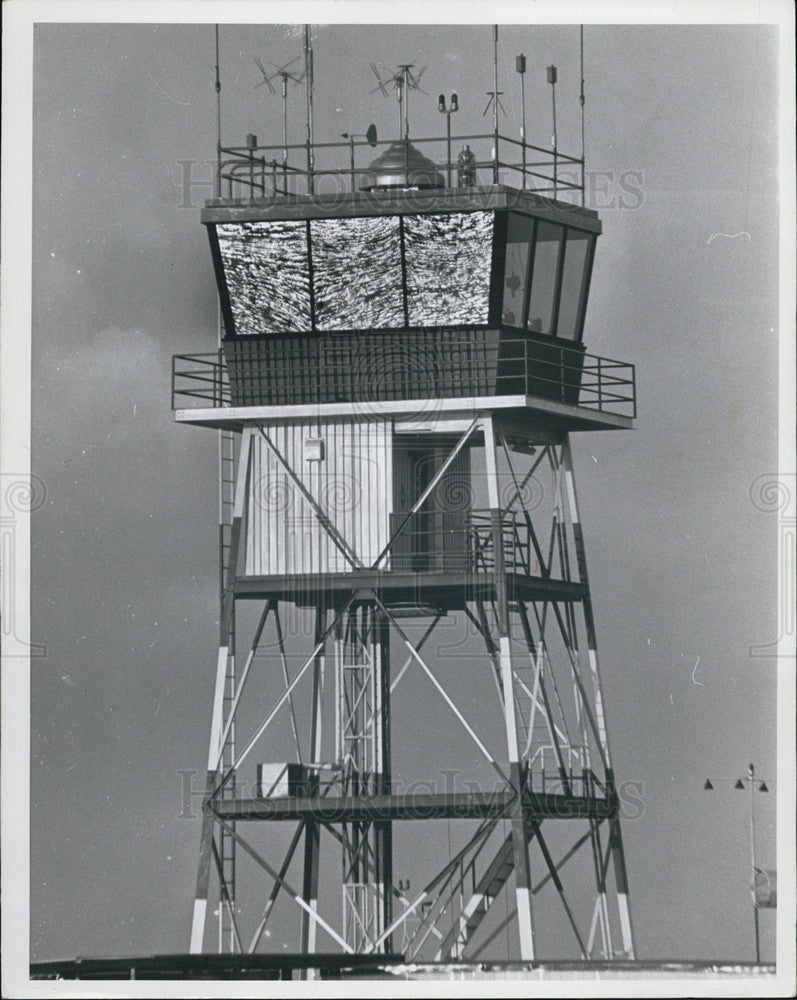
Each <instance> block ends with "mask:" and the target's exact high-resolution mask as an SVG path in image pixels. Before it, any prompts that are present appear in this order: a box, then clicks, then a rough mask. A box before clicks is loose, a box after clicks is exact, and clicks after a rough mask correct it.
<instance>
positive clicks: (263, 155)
mask: <svg viewBox="0 0 797 1000" xmlns="http://www.w3.org/2000/svg"><path fill="white" fill-rule="evenodd" d="M395 141H402V140H393V139H390V140H380V141H378V142H374V143H369V142H367V141H363V140H360V141H355V140H352V139H350V138H349V139H347V140H346V141H344V142H315V143H313V147H312V153H313V155H312V164H313V165H312V167H308V166H306V165H298V163H291V162H290V156H291V154H294V155H295V157H296V159H297V161H298V160H299V159H300V158H301V159H303V160H304V161H305V163H306V161H307V151H308V150H307V143H306V142H303V143H294V144H289V145H288V146H287V147H286V146H283V145H282V144H280V145H262V146H258V145H255V146H221V147H220V148H219V157H218V162H217V165H216V170H217V178H218V191H219V196H220V197H221V198H222V199H223V200H234V199H240V198H244V199H246V198H248V199H250V200H251V199H257V198H269V197H275V196H277V195H285V196H291V195H302V194H307V193H309V192H310V191H314V192H315V193H317V194H321V195H323V194H324V193H327V194H331V193H336V194H340V193H342V192H343V191H344V190H349V191H355V190H357V189H358V188H359V182H360V181H361V179H362V178H363V177H364V176H365V175H367V174H369V173H371V170H370V167H369V165H368V163H370V161H371V160H373V158H374V154H373V149H374V148H378V147H380V146H382V147H387V146H390V145H392V144H393V143H394V142H395ZM410 142H411V144H412V145H413V146H415V147H416V148H419V149H421V148H422V147H431V150H430V151H429V152H430V154H431V155H430V159H431V160H432V161H433V163H434V166H435V168H436V169H437V170H438V171H439V172H440V173H441V174H442V175H443V177H444V178H445V177H450V176H454V177H456V175H457V163H458V160H457V158H454V156H452V155H451V154H450V153H449V149H450V146H451V144H454V143H465V144H467V145H470V143H476V144H481V149H479V148H477V149H474V150H473V151H472V152H473V154H474V157H475V161H474V162H473V164H472V167H473V169H474V170H476V171H482V174H483V176H482V177H481V178H478V177H477V180H476V184H474V185H465V184H463V185H461V186H476V185H478V184H479V183H482V184H491V183H495V182H496V181H495V178H499V182H500V174H501V172H502V171H503V172H504V174H507V173H508V174H509V175H510V176H511V177H512V178H513V179H517V178H519V181H520V186H521V187H522V188H523V189H524V190H526V191H528V192H529V193H536V194H558V193H559V192H562V191H565V192H566V191H577V192H583V190H584V161H583V159H582V158H580V157H575V156H569V155H568V154H566V153H562V152H560V151H559V150H553V149H545V148H544V147H542V146H535V145H532V144H531V143H527V142H525V141H524V140H523V139H515V138H512V137H511V136H504V135H500V134H499V135H498V136H495V135H494V134H493V133H492V132H476V133H473V134H467V135H452V136H451V139H450V142H449V140H448V137H447V136H440V137H438V136H430V137H423V138H418V139H412V140H410ZM485 144H489V147H488V148H489V155H486V156H485V155H483V153H484V152H485V150H484V148H483V147H484V145H485ZM502 146H503V154H504V155H503V156H502ZM286 151H287V154H288V157H289V159H288V160H286V159H285V158H284V157H285V152H286ZM355 151H356V152H355ZM362 151H365V154H366V155H367V159H368V162H364V163H362V164H360V165H358V164H357V163H356V160H355V155H357V156H359V155H361V154H362ZM513 153H514V156H513ZM530 154H531V159H529V155H530ZM457 157H458V154H457ZM485 172H486V173H485ZM319 180H326V181H327V182H329V181H330V180H332V181H333V182H335V181H337V183H333V184H329V183H327V185H326V186H327V187H328V188H329V189H330V190H328V191H326V192H324V185H323V184H322V185H321V187H319V185H318V184H317V181H319ZM457 186H460V185H457Z"/></svg>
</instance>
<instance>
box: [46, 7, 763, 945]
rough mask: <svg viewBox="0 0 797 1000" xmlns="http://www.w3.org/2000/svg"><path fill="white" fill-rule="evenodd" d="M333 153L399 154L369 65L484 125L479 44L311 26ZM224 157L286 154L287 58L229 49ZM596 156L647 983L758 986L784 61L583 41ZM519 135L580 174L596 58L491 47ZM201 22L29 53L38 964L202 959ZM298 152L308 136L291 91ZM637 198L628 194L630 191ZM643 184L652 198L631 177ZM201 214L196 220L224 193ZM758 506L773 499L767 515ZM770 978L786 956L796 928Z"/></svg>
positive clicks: (579, 462) (387, 107)
mask: <svg viewBox="0 0 797 1000" xmlns="http://www.w3.org/2000/svg"><path fill="white" fill-rule="evenodd" d="M313 34H314V45H315V61H316V88H317V90H316V94H317V101H316V136H317V138H318V139H319V140H332V139H335V138H337V137H338V136H339V135H340V133H341V132H345V131H351V130H353V131H357V132H364V131H365V127H366V126H367V125H368V123H369V122H371V121H373V122H375V123H376V124H377V126H378V128H379V131H380V134H381V135H383V136H389V135H390V134H391V130H392V129H394V128H395V109H394V103H393V102H392V101H386V100H385V99H384V98H382V97H381V96H380V95H379V93H376V94H373V93H371V90H372V87H373V84H374V81H373V79H372V77H371V73H370V70H369V63H370V62H380V61H381V62H384V63H385V64H386V65H394V64H395V63H398V62H403V61H415V62H416V63H418V64H419V65H426V66H427V67H428V68H427V70H426V73H425V77H424V81H425V84H426V89H428V91H429V94H430V96H429V97H423V96H422V95H417V96H416V95H414V98H413V102H414V103H413V107H412V109H411V115H412V117H411V123H410V124H411V131H412V132H413V133H414V134H416V135H417V134H421V135H431V134H435V133H436V132H437V131H438V130H439V129H440V127H441V119H440V116H439V115H438V114H437V111H436V95H437V94H438V92H445V93H446V94H448V93H450V92H451V91H457V93H458V94H459V101H460V106H461V108H462V111H461V112H460V113H459V120H456V121H455V126H456V127H457V128H458V129H460V130H461V131H463V132H464V131H476V130H480V129H481V128H482V126H483V123H484V120H483V119H482V118H481V114H482V111H483V109H484V104H485V103H486V97H485V91H486V90H488V89H489V88H490V87H491V85H492V84H491V73H492V63H491V41H490V37H491V33H490V29H489V27H488V26H469V27H465V26H440V25H433V26H429V25H424V26H416V27H409V26H389V27H384V26H381V27H378V28H376V27H361V26H332V25H326V26H323V27H315V28H314V32H313ZM220 37H221V71H222V84H223V92H222V96H223V107H224V128H223V138H224V140H225V142H227V143H229V144H241V143H242V142H243V141H244V139H245V135H246V133H247V132H255V133H257V134H258V136H259V137H260V139H261V141H274V142H278V141H279V139H280V134H281V108H280V101H279V99H278V98H277V97H272V96H271V95H269V94H268V93H267V92H266V90H265V88H259V89H256V84H257V82H258V79H259V75H258V71H257V67H256V65H255V61H254V60H255V57H259V58H261V59H262V60H264V61H273V62H275V63H277V64H280V65H281V64H283V63H285V62H287V61H288V60H289V59H291V58H292V57H293V56H295V55H299V54H300V52H301V38H300V34H299V32H298V31H297V30H296V29H288V28H280V27H275V26H264V25H258V26H251V25H250V26H248V27H246V28H244V27H241V26H238V27H235V26H223V27H222V28H221V32H220ZM585 49H586V94H587V104H586V109H587V116H586V149H587V166H588V170H589V171H590V176H591V178H592V182H591V184H590V185H589V192H588V194H589V200H588V205H590V206H591V207H595V208H598V210H599V211H600V213H601V218H602V221H603V227H604V233H603V235H602V237H601V238H600V239H599V241H598V249H597V255H596V260H595V268H594V273H593V280H592V292H591V297H590V303H589V308H588V312H587V321H586V327H585V332H584V342H585V344H586V345H587V349H588V350H590V351H592V352H594V353H598V354H601V355H604V356H608V357H612V358H620V359H622V360H624V361H629V362H633V363H634V364H635V365H636V366H637V386H638V400H639V419H638V422H637V426H636V428H635V429H634V430H633V431H628V432H617V433H612V434H608V433H606V434H603V433H595V434H588V433H582V434H579V435H575V437H574V443H573V447H574V454H575V462H576V475H577V479H578V484H579V489H580V501H581V506H582V517H583V522H584V530H585V534H586V542H587V552H588V557H589V561H590V579H591V583H592V588H593V602H594V606H595V613H596V618H597V625H598V640H599V643H600V649H601V658H602V664H603V670H604V677H603V680H604V687H605V696H606V703H607V714H608V722H609V726H610V737H611V740H612V746H613V752H614V758H615V768H616V771H617V773H618V776H619V777H620V778H621V780H622V779H627V780H635V781H639V782H641V783H642V787H643V796H642V797H643V801H644V809H643V810H642V814H641V816H640V817H639V818H637V819H636V820H635V821H633V822H627V823H626V824H625V827H624V837H625V844H626V852H627V862H628V869H629V879H630V884H631V905H632V909H633V916H634V920H635V927H636V932H637V936H638V954H639V956H640V957H644V958H661V957H666V958H683V959H688V958H694V959H713V958H726V959H734V958H738V959H751V958H752V957H753V950H752V948H753V938H752V926H751V924H752V920H751V916H750V900H749V893H748V890H747V885H748V867H747V866H748V840H747V836H748V833H747V813H746V805H747V802H746V799H745V798H743V797H742V796H741V794H740V793H738V792H734V791H733V790H732V789H733V780H729V781H726V782H725V784H721V783H718V786H717V791H716V792H715V793H714V794H713V795H710V794H708V793H704V792H703V791H702V786H703V782H704V780H705V778H706V776H711V777H712V778H713V777H718V778H724V779H735V778H737V777H739V776H743V775H744V774H745V773H746V770H747V765H748V762H750V761H754V762H755V764H756V769H757V772H758V773H759V774H760V775H761V776H762V777H765V778H766V779H767V781H768V782H769V783H770V791H771V794H769V795H761V796H759V797H758V801H757V803H756V806H757V809H758V813H757V820H758V843H757V850H758V853H759V861H760V863H761V864H762V865H764V866H769V867H774V863H775V831H774V819H775V804H776V800H777V782H776V781H775V780H774V779H775V737H776V734H775V726H774V712H775V677H776V660H775V659H774V658H771V657H766V656H752V655H751V654H750V649H751V647H760V646H765V645H766V644H769V643H772V642H773V640H775V638H776V636H777V629H776V574H775V558H776V545H777V537H778V534H777V532H778V524H777V515H776V514H774V513H772V512H766V511H765V510H764V509H762V507H763V506H765V504H762V503H761V502H760V501H759V502H758V503H756V502H754V500H753V499H751V495H752V496H753V497H755V496H756V495H757V494H756V490H758V489H760V485H761V484H760V481H759V477H761V476H766V475H768V474H771V473H773V472H774V471H775V469H776V467H777V433H776V428H777V344H778V299H777V294H778V283H777V266H778V242H777V241H778V174H777V156H778V148H777V141H778V126H777V73H778V66H777V31H776V29H775V28H772V27H769V26H766V25H760V26H757V27H756V26H748V27H743V26H738V27H727V26H706V27H680V26H676V27H671V26H635V27H630V26H629V27H622V26H588V27H587V28H586V30H585ZM521 51H523V52H524V53H525V54H526V56H527V59H528V62H529V74H528V76H527V86H528V90H527V99H528V103H529V115H528V121H529V135H530V138H531V139H532V141H541V142H545V141H547V137H548V131H549V124H548V117H547V115H548V99H549V95H548V92H547V88H546V86H545V83H544V67H545V66H546V65H547V64H549V63H555V64H556V65H557V66H558V68H559V81H560V83H559V87H558V92H557V101H558V108H559V116H560V117H559V137H560V147H561V148H563V149H564V150H566V151H567V150H572V151H573V152H574V153H575V154H576V155H578V145H577V144H578V135H579V131H578V130H579V119H578V100H577V95H578V28H577V27H576V26H553V27H549V26H536V27H530V26H517V25H516V26H513V27H511V28H506V29H502V31H501V56H500V58H501V74H502V83H503V85H504V86H503V89H504V90H505V91H506V96H505V97H504V103H505V106H506V110H507V119H506V122H507V124H506V126H505V130H506V131H507V132H510V133H511V132H512V131H513V130H514V129H516V128H517V125H518V123H519V112H518V107H519V92H518V89H517V79H516V76H515V74H514V56H515V55H516V53H518V52H521ZM213 62H214V50H213V29H212V26H211V25H200V26H194V25H165V24H161V25H139V24H132V25H118V26H112V25H103V24H96V25H84V24H70V25H57V24H47V25H40V26H39V27H37V29H36V34H35V49H34V105H33V108H34V138H33V157H34V162H33V170H34V173H33V178H34V189H33V195H34V202H33V207H34V230H33V232H34V243H33V266H34V285H33V369H32V383H33V451H32V456H33V458H32V467H33V471H34V472H35V473H36V475H37V476H39V477H40V478H41V481H42V483H43V484H44V487H45V489H46V502H45V503H44V505H43V506H42V508H41V509H40V511H38V513H37V514H36V516H35V519H34V524H33V543H32V544H33V547H32V573H33V584H32V632H33V639H34V640H35V641H37V642H41V643H45V644H46V646H47V655H46V657H44V658H41V659H38V660H34V661H33V663H32V678H31V679H32V724H31V736H32V748H31V953H32V957H33V958H34V959H38V960H43V959H51V958H67V957H73V956H75V955H108V954H131V953H147V952H179V951H184V950H185V949H186V947H187V942H188V930H189V918H190V910H191V902H192V896H193V883H194V878H195V871H196V861H197V848H198V839H199V824H198V822H197V821H192V820H186V819H182V820H181V819H178V814H179V812H180V808H181V794H182V789H181V783H180V777H179V772H181V771H185V770H190V769H195V770H198V771H201V770H202V768H203V767H204V762H205V758H206V754H207V739H208V730H209V719H210V709H211V700H212V688H213V671H214V667H215V649H214V646H215V643H216V642H217V625H216V610H217V609H216V601H217V580H216V575H215V574H216V560H217V554H216V526H215V525H216V495H217V492H216V485H215V469H216V438H215V435H214V434H213V433H212V432H210V431H207V430H202V429H198V428H190V427H181V426H177V425H175V424H174V422H173V421H172V418H171V415H170V412H169V405H170V403H169V378H170V358H171V355H172V354H173V353H179V352H201V351H207V350H212V349H213V347H214V343H215V284H214V278H213V271H212V267H211V260H210V253H209V250H208V246H207V238H206V234H205V231H204V227H202V226H201V225H200V222H199V211H198V208H197V207H185V206H184V190H183V188H182V186H181V182H182V178H183V173H182V171H183V167H182V166H181V163H182V162H183V161H192V162H193V163H195V164H196V166H195V167H192V168H191V169H192V170H194V171H195V173H193V174H192V176H193V177H195V178H197V179H204V178H207V177H209V170H210V168H209V167H208V166H207V161H210V160H212V158H213V156H214V150H215V138H216V137H215V95H214V90H213ZM291 101H292V118H291V129H292V138H294V139H295V140H297V141H298V140H299V139H300V138H301V137H302V135H303V124H302V95H301V90H297V91H296V92H294V93H293V94H292V95H291ZM622 177H625V178H626V184H631V185H633V186H634V188H635V189H636V190H638V195H634V196H632V197H630V198H629V197H628V196H627V195H626V196H625V198H624V192H623V189H622V181H621V178H622ZM629 178H631V179H630V180H629ZM210 193H211V192H210V190H209V189H204V188H201V187H197V188H195V189H193V190H192V199H193V202H194V205H195V206H198V205H199V204H200V202H201V200H202V199H203V198H204V197H206V196H208V195H209V194H210ZM751 491H752V494H751ZM761 918H762V953H763V957H764V958H765V959H770V960H771V959H772V958H773V951H774V913H773V912H771V911H764V912H763V913H762V915H761Z"/></svg>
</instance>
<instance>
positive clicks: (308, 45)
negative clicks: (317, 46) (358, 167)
mask: <svg viewBox="0 0 797 1000" xmlns="http://www.w3.org/2000/svg"><path fill="white" fill-rule="evenodd" d="M304 81H305V87H304V91H305V106H306V114H305V118H306V122H307V138H306V142H307V190H308V191H309V193H310V194H313V193H314V191H315V178H314V176H313V172H314V168H315V165H314V163H313V43H312V39H311V38H310V25H309V24H306V25H305V26H304Z"/></svg>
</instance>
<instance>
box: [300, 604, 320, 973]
mask: <svg viewBox="0 0 797 1000" xmlns="http://www.w3.org/2000/svg"><path fill="white" fill-rule="evenodd" d="M325 633H326V608H325V607H324V606H323V605H320V606H319V607H318V608H317V610H316V619H315V640H314V642H315V646H316V647H319V646H320V649H319V651H318V655H317V656H316V660H315V664H314V666H313V703H312V709H311V719H310V763H311V764H314V763H317V762H318V760H319V757H320V755H321V738H322V735H323V732H322V707H323V695H324V679H325V678H324V674H325V668H326V651H325V649H324V645H323V642H324V635H325ZM320 833H321V831H320V828H319V825H318V823H316V822H315V821H314V820H312V819H309V820H308V821H307V822H306V824H305V835H304V836H305V840H304V878H303V883H302V892H303V898H304V900H305V902H306V903H307V904H308V906H309V907H310V909H311V910H313V912H317V910H318V863H319V852H320V846H321V845H320ZM315 948H316V921H315V920H313V919H311V917H310V914H309V913H303V914H302V951H303V952H305V953H307V954H312V953H313V952H314V951H315Z"/></svg>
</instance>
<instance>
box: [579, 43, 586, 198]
mask: <svg viewBox="0 0 797 1000" xmlns="http://www.w3.org/2000/svg"><path fill="white" fill-rule="evenodd" d="M579 43H580V49H581V93H580V94H579V95H578V100H579V103H580V104H581V207H582V208H583V207H584V205H585V204H586V200H585V199H586V188H587V161H586V156H585V154H584V25H583V24H582V25H580V26H579Z"/></svg>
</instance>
